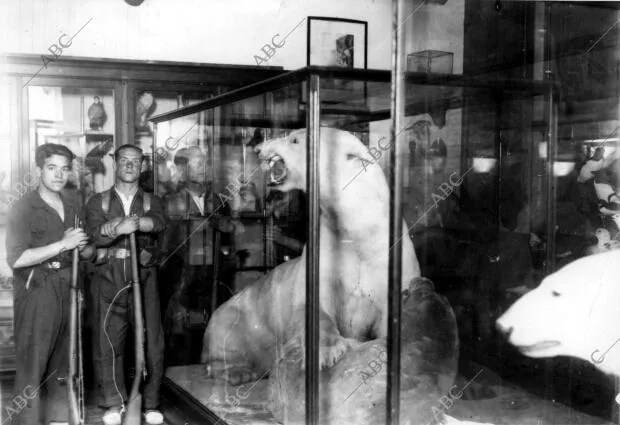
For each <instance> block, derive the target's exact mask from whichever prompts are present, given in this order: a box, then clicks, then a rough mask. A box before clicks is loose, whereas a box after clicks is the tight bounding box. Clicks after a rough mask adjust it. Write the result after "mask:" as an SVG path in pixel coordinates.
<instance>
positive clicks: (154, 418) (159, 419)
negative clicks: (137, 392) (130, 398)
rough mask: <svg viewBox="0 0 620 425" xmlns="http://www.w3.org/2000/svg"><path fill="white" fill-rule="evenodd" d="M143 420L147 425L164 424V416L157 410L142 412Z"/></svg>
mask: <svg viewBox="0 0 620 425" xmlns="http://www.w3.org/2000/svg"><path fill="white" fill-rule="evenodd" d="M144 420H145V421H146V423H147V424H148V425H161V424H163V423H164V415H162V414H161V412H160V411H159V410H156V409H149V410H146V411H145V412H144Z"/></svg>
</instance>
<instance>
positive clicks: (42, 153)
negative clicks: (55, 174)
mask: <svg viewBox="0 0 620 425" xmlns="http://www.w3.org/2000/svg"><path fill="white" fill-rule="evenodd" d="M52 155H60V156H64V157H65V158H67V159H68V160H69V166H71V162H72V161H73V159H74V158H75V155H74V154H73V152H71V151H70V150H69V148H68V147H66V146H64V145H59V144H57V143H45V144H43V145H41V146H39V147H37V150H36V151H35V154H34V162H35V164H37V167H39V168H43V167H44V166H45V160H46V159H47V158H50V157H51V156H52Z"/></svg>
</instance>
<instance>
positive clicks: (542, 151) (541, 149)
mask: <svg viewBox="0 0 620 425" xmlns="http://www.w3.org/2000/svg"><path fill="white" fill-rule="evenodd" d="M548 152H549V143H547V142H540V143H538V156H539V157H540V159H547V153H548Z"/></svg>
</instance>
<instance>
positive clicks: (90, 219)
mask: <svg viewBox="0 0 620 425" xmlns="http://www.w3.org/2000/svg"><path fill="white" fill-rule="evenodd" d="M85 215H86V229H85V230H86V233H87V234H88V236H90V238H91V240H92V241H93V243H94V244H95V246H98V247H102V246H109V245H110V244H111V243H112V241H114V238H110V237H108V236H104V235H102V234H101V227H102V226H103V225H104V224H105V223H106V221H107V220H106V217H105V214H104V212H103V209H102V208H101V195H100V194H97V195H94V196H93V197H91V198H90V200H89V201H88V203H87V204H86V214H85Z"/></svg>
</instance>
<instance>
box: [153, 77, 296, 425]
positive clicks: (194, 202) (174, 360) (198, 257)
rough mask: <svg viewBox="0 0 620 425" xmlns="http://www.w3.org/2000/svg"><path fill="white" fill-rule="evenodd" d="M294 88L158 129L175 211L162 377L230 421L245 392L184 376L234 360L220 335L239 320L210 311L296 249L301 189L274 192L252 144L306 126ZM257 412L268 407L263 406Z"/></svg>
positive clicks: (162, 185)
mask: <svg viewBox="0 0 620 425" xmlns="http://www.w3.org/2000/svg"><path fill="white" fill-rule="evenodd" d="M300 95H301V85H300V84H294V85H288V86H285V87H283V88H282V89H281V90H276V91H274V92H270V93H266V94H261V95H259V96H255V97H251V98H248V99H244V100H242V101H238V102H231V103H230V104H226V105H222V106H220V107H215V108H213V109H208V110H205V111H204V112H201V113H196V114H190V115H187V116H184V117H181V118H177V119H173V120H170V121H167V122H162V123H159V124H158V125H157V128H156V144H155V146H156V158H158V159H159V164H158V168H157V182H158V190H159V192H160V193H162V194H165V200H166V205H167V209H168V213H169V216H170V219H171V220H170V224H169V226H168V228H167V230H166V234H167V237H166V244H165V248H164V249H165V251H166V252H167V253H168V255H169V256H170V260H169V261H168V264H169V265H168V264H167V265H166V266H165V267H164V268H163V270H162V273H164V274H165V276H166V278H165V279H166V281H167V282H174V283H173V284H172V285H169V287H170V288H171V289H172V290H171V291H170V292H169V293H168V294H166V295H163V294H162V298H163V299H164V305H166V306H167V307H166V313H165V316H166V319H165V323H166V326H165V332H166V341H167V343H166V359H167V364H168V366H170V367H169V368H168V371H167V376H168V377H170V378H171V379H172V380H173V381H174V382H176V383H177V384H178V385H181V386H184V383H188V385H190V387H185V389H186V390H188V391H191V392H196V396H197V397H199V398H200V400H201V401H202V402H203V403H205V404H206V405H207V406H208V407H209V408H211V409H213V410H215V411H216V412H218V414H220V415H222V416H223V417H225V418H226V420H227V421H228V420H233V421H234V420H235V417H236V416H235V413H232V416H230V415H229V414H228V413H226V412H228V411H229V403H236V400H239V397H241V398H244V400H245V398H247V397H245V396H244V395H239V396H237V395H235V393H234V392H232V391H231V390H230V388H229V387H228V386H226V384H224V383H223V381H220V380H210V379H209V380H207V379H201V380H200V381H201V382H198V381H197V380H191V381H190V380H189V379H190V378H192V377H194V376H197V375H196V374H198V375H199V376H202V377H204V376H205V371H204V365H202V364H201V361H203V362H204V361H206V360H207V359H208V360H209V361H213V363H214V365H215V369H217V368H218V367H220V368H221V367H222V366H225V364H226V363H228V362H232V363H234V362H236V361H237V360H238V359H235V354H234V352H233V351H234V350H235V349H236V348H235V347H234V346H232V345H231V344H235V343H234V341H228V342H227V339H226V337H225V335H223V334H221V333H222V332H224V333H226V331H225V329H226V326H233V327H234V326H235V324H234V323H229V324H228V325H226V324H225V323H224V322H225V321H226V318H223V319H222V318H221V316H220V319H217V317H214V316H213V312H214V311H215V309H216V308H221V305H222V304H223V303H225V302H226V301H228V300H229V299H230V298H231V297H232V296H233V295H234V294H237V293H239V292H241V291H242V290H243V289H244V288H246V287H247V286H251V285H254V284H255V282H256V281H257V280H260V279H261V277H263V276H264V275H265V273H267V272H268V271H269V270H271V269H272V268H273V267H275V266H276V265H277V264H279V263H282V262H285V261H292V259H293V258H294V257H298V256H299V255H300V253H301V249H302V246H303V242H304V241H305V220H304V219H303V216H304V215H305V207H304V197H303V196H302V195H301V192H300V191H298V193H294V194H289V193H283V192H277V193H276V192H274V191H271V190H270V189H269V186H268V181H267V180H266V178H267V177H266V175H265V172H264V171H265V167H264V165H263V166H262V165H261V161H260V160H259V158H258V155H257V153H256V152H255V151H254V147H255V146H256V145H258V144H260V143H262V142H263V141H264V140H265V139H266V138H274V137H278V136H281V135H285V134H286V133H287V132H288V131H289V130H288V128H290V127H296V126H297V127H301V126H304V125H305V113H304V112H299V111H300ZM291 111H297V112H295V113H291ZM201 194H204V199H202V198H200V195H201ZM203 204H204V207H203V208H202V210H201V208H199V205H203ZM173 264H174V265H173ZM270 308H271V307H270ZM272 308H277V307H276V306H275V305H274V306H273V307H272ZM218 320H220V321H221V320H224V322H222V325H217V326H216V325H215V322H217V321H218ZM207 321H210V322H211V323H212V326H213V329H211V330H210V331H208V332H211V333H213V335H212V337H210V338H207V339H208V340H209V341H210V343H211V345H210V346H209V344H208V343H207V344H204V345H203V339H204V338H205V337H204V335H205V328H206V324H207ZM220 334H221V335H220ZM222 344H223V345H222ZM226 344H229V346H228V347H227V345H226ZM237 348H239V347H237ZM222 350H224V352H222V353H221V354H218V353H219V352H221V351H222ZM231 350H232V351H231ZM215 372H217V370H216V371H215ZM263 372H266V371H262V372H261V373H263ZM196 385H198V386H199V387H200V388H198V387H196ZM260 385H261V386H263V387H264V388H262V389H261V390H260V391H251V392H252V393H253V394H254V395H249V396H248V397H250V399H248V400H245V401H244V402H249V401H250V400H251V399H255V398H256V397H257V396H258V395H259V394H261V393H264V394H266V392H265V391H266V387H265V385H266V381H262V383H261V384H260ZM240 394H241V393H240ZM259 410H260V411H261V412H263V414H264V413H266V407H265V406H263V407H261V408H259ZM237 416H238V414H237ZM237 419H238V418H237Z"/></svg>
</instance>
